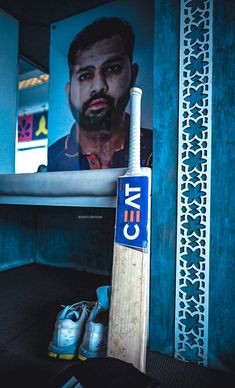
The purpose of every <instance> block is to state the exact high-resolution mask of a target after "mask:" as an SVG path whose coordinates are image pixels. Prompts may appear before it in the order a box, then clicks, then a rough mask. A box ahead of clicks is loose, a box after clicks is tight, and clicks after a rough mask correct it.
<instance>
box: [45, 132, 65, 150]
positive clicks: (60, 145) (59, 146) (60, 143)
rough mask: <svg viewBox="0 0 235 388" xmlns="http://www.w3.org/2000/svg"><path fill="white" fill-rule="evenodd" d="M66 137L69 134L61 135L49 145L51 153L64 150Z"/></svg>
mask: <svg viewBox="0 0 235 388" xmlns="http://www.w3.org/2000/svg"><path fill="white" fill-rule="evenodd" d="M66 138H67V135H66V136H63V137H61V138H60V139H58V140H56V141H55V142H54V143H52V144H51V145H50V146H49V147H48V151H49V152H50V153H54V152H56V151H59V150H61V151H62V150H64V149H65V141H66Z"/></svg>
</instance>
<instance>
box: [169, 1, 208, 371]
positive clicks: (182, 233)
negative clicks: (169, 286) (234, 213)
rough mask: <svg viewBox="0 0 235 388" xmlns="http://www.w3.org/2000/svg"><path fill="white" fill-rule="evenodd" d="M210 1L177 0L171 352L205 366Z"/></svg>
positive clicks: (206, 332) (206, 344) (206, 333)
mask: <svg viewBox="0 0 235 388" xmlns="http://www.w3.org/2000/svg"><path fill="white" fill-rule="evenodd" d="M212 8H213V2H212V0H181V37H180V92H179V156H178V220H177V264H176V326H175V356H176V357H177V358H179V359H182V360H185V361H193V362H197V363H198V364H201V365H207V349H208V293H209V235H210V165H211V87H212V86H211V81H212V57H211V56H212Z"/></svg>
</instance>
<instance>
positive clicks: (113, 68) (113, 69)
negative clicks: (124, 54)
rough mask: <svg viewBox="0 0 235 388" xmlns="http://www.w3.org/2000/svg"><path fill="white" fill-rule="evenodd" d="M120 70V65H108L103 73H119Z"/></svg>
mask: <svg viewBox="0 0 235 388" xmlns="http://www.w3.org/2000/svg"><path fill="white" fill-rule="evenodd" d="M121 70H122V66H121V65H120V64H115V65H110V66H108V67H106V69H105V73H106V74H113V73H120V71H121Z"/></svg>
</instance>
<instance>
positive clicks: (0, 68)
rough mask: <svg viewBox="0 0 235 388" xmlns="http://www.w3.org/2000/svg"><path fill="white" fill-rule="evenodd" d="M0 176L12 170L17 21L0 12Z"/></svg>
mask: <svg viewBox="0 0 235 388" xmlns="http://www.w3.org/2000/svg"><path fill="white" fill-rule="evenodd" d="M0 36H1V39H0V85H1V93H0V138H1V150H0V173H13V172H14V171H15V138H16V115H17V94H18V93H17V89H18V85H17V80H18V71H17V64H18V22H17V21H16V20H15V19H13V18H12V17H10V16H9V15H7V14H5V13H4V12H3V11H1V10H0Z"/></svg>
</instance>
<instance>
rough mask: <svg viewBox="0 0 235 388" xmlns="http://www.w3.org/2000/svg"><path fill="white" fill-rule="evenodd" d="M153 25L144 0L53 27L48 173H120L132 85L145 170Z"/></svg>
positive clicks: (149, 132)
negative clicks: (138, 99)
mask: <svg viewBox="0 0 235 388" xmlns="http://www.w3.org/2000/svg"><path fill="white" fill-rule="evenodd" d="M123 15H124V16H123ZM152 18H153V2H152V1H151V0H148V1H146V2H145V3H144V5H143V4H142V2H141V1H136V2H135V7H133V1H128V0H127V1H116V2H112V3H109V4H107V5H104V6H101V7H97V8H95V9H93V10H90V11H87V12H85V13H82V14H79V15H76V16H73V17H72V18H69V19H66V20H63V21H61V22H58V23H56V24H54V25H53V26H52V29H51V50H50V51H51V53H50V91H49V126H48V129H49V134H48V137H49V148H48V171H71V170H89V169H90V170H91V169H107V168H115V167H127V165H128V159H129V130H130V116H129V113H128V112H129V107H128V103H129V97H130V89H131V88H132V87H133V86H138V87H140V88H141V89H142V90H143V104H142V123H141V165H142V166H151V155H152V130H151V129H152V80H153V20H152Z"/></svg>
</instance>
